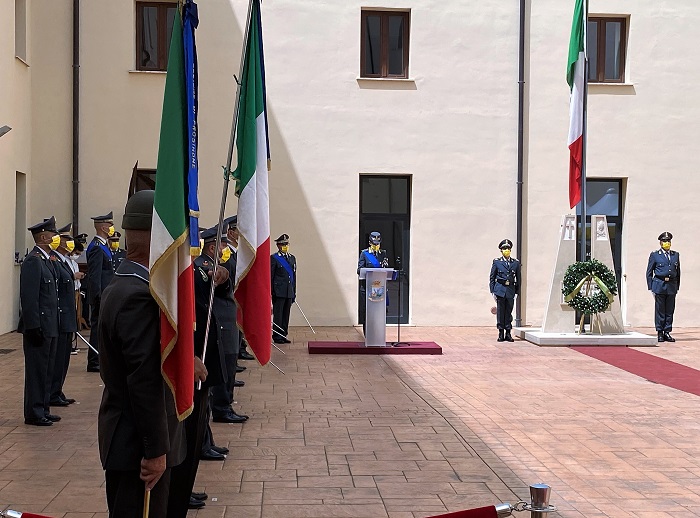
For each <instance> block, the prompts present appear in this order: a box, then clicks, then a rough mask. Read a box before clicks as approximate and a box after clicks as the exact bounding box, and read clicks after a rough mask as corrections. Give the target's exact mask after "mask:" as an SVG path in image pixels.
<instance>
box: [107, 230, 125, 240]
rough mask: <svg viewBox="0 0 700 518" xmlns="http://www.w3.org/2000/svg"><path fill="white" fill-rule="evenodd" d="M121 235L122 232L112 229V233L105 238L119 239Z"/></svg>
mask: <svg viewBox="0 0 700 518" xmlns="http://www.w3.org/2000/svg"><path fill="white" fill-rule="evenodd" d="M120 237H122V233H121V232H119V231H118V230H115V231H114V235H112V236H109V237H108V238H107V240H108V241H119V238H120Z"/></svg>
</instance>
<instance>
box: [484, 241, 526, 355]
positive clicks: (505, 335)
mask: <svg viewBox="0 0 700 518" xmlns="http://www.w3.org/2000/svg"><path fill="white" fill-rule="evenodd" d="M498 248H499V249H500V250H501V257H497V258H496V259H494V260H493V264H492V265H491V274H490V275H489V291H490V292H491V294H492V295H493V297H494V298H495V299H496V327H498V340H497V341H499V342H503V341H504V340H505V341H507V342H513V341H514V340H513V337H512V336H511V334H510V330H511V329H512V328H513V326H512V322H513V303H514V302H515V296H516V295H518V294H519V293H520V281H521V279H520V261H518V260H517V259H513V258H512V257H511V256H510V252H511V249H512V248H513V242H512V241H511V240H510V239H504V240H503V241H501V242H500V243H499V244H498Z"/></svg>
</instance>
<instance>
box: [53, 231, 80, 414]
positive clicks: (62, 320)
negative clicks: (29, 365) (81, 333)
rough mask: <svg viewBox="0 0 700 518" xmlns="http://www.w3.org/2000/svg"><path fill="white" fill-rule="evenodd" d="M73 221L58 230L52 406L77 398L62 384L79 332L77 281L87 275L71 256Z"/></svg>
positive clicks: (73, 400) (63, 404) (70, 402)
mask: <svg viewBox="0 0 700 518" xmlns="http://www.w3.org/2000/svg"><path fill="white" fill-rule="evenodd" d="M71 227H72V224H71V223H69V224H68V225H66V226H65V227H61V228H59V229H58V232H59V236H60V238H61V244H60V245H58V248H57V249H56V251H55V252H54V253H55V254H56V255H57V256H58V258H59V259H60V261H57V262H56V263H55V266H56V273H57V282H58V316H59V322H58V331H59V335H58V343H57V346H56V362H55V363H54V368H53V379H52V382H51V397H50V399H49V404H50V405H51V406H68V405H70V404H72V403H75V399H73V398H69V397H66V395H65V394H64V393H63V384H64V383H65V381H66V375H67V374H68V365H69V363H70V354H71V344H72V342H73V334H74V333H75V332H76V331H78V319H77V316H76V305H75V281H76V280H78V279H81V278H82V277H83V276H84V274H83V273H80V272H76V271H74V270H73V266H72V265H71V263H70V260H69V256H70V254H71V253H72V252H73V250H74V249H75V241H73V236H72V235H71Z"/></svg>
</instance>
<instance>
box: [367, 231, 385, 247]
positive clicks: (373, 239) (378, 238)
mask: <svg viewBox="0 0 700 518" xmlns="http://www.w3.org/2000/svg"><path fill="white" fill-rule="evenodd" d="M369 242H370V243H372V244H373V245H378V244H379V243H381V242H382V235H381V234H380V233H379V232H370V234H369Z"/></svg>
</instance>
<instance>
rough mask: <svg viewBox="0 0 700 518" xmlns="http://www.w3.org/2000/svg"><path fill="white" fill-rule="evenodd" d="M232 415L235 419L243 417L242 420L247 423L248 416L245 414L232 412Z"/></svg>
mask: <svg viewBox="0 0 700 518" xmlns="http://www.w3.org/2000/svg"><path fill="white" fill-rule="evenodd" d="M230 415H232V416H234V417H242V418H243V419H245V420H246V421H247V420H248V416H247V415H245V414H237V413H236V412H234V411H231V413H230Z"/></svg>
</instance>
